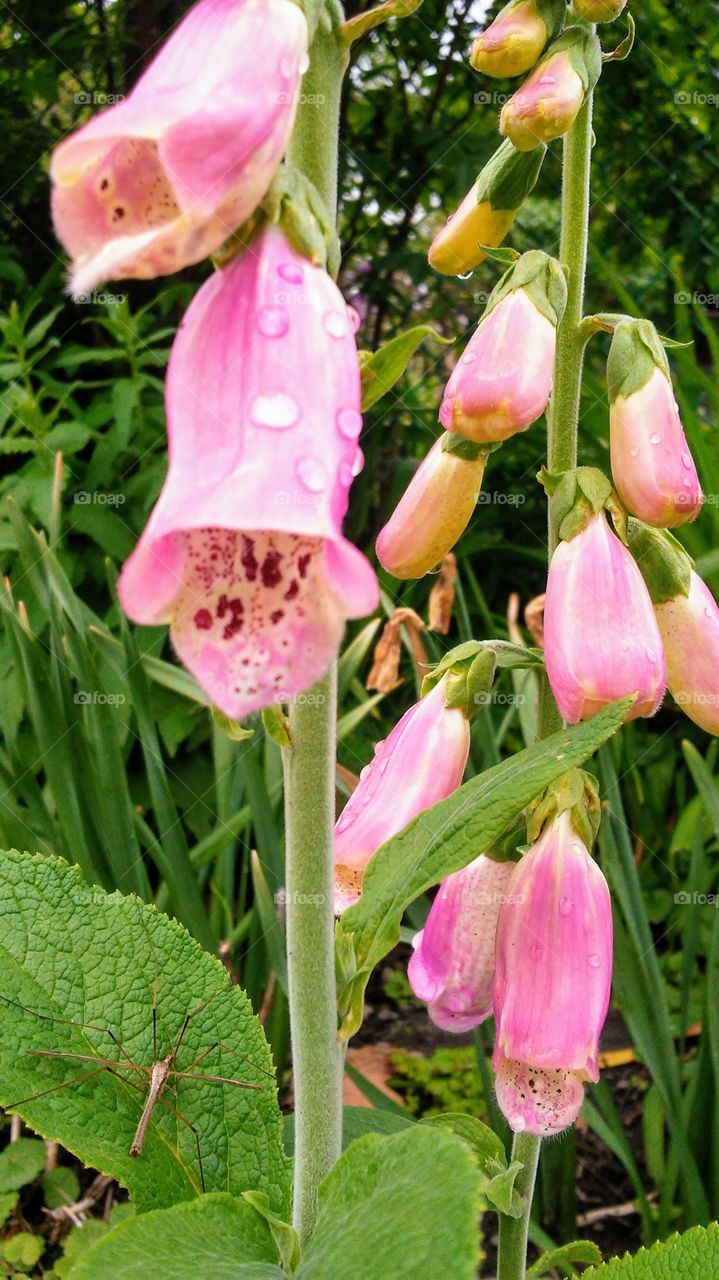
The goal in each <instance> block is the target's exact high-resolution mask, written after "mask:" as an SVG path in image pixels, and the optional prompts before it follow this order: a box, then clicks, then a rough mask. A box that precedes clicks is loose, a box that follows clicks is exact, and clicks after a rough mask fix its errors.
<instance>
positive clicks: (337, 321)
mask: <svg viewBox="0 0 719 1280" xmlns="http://www.w3.org/2000/svg"><path fill="white" fill-rule="evenodd" d="M322 323H323V325H324V327H325V329H326V330H327V332H328V334H329V335H330V337H331V338H344V337H345V335H346V333H347V317H346V316H343V315H342V312H341V311H325V314H324V315H323V317H322Z"/></svg>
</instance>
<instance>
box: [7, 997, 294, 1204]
mask: <svg viewBox="0 0 719 1280" xmlns="http://www.w3.org/2000/svg"><path fill="white" fill-rule="evenodd" d="M231 990H232V985H231V984H230V986H229V987H228V988H227V989H224V990H221V991H216V992H215V993H214V995H212V996H210V997H209V998H208V999H207V1000H204V1001H203V1002H202V1003H201V1004H198V1005H196V1006H195V1008H194V1009H191V1010H190V1011H189V1013H187V1014H186V1015H185V1018H184V1021H183V1023H182V1026H181V1027H180V1031H179V1034H178V1036H177V1039H176V1041H175V1043H174V1047H173V1048H171V1049H170V1050H169V1052H168V1053H166V1054H165V1055H164V1057H160V1056H158V1047H157V973H156V974H155V983H154V988H153V1004H152V1045H153V1054H152V1062H151V1063H150V1064H149V1065H148V1064H147V1063H140V1062H135V1061H134V1060H133V1058H132V1057H131V1056H130V1054H129V1053H128V1052H127V1050H126V1049H125V1048H124V1047H123V1045H122V1044H121V1043H120V1040H119V1038H118V1037H117V1036H116V1035H115V1033H114V1031H111V1030H110V1028H109V1027H100V1026H97V1025H96V1024H94V1023H91V1022H77V1021H75V1020H74V1019H72V1018H58V1017H55V1016H54V1015H52V1014H48V1013H38V1012H37V1011H36V1010H35V1009H31V1008H29V1007H28V1006H27V1005H24V1004H20V1003H19V1001H17V1000H11V999H9V997H8V996H2V995H0V1000H3V1001H4V1002H5V1003H6V1004H11V1005H14V1006H15V1008H17V1009H22V1010H23V1011H24V1012H25V1013H31V1014H32V1015H33V1016H34V1017H36V1018H41V1019H42V1020H43V1021H45V1022H54V1023H59V1024H61V1025H64V1026H68V1027H77V1028H78V1029H79V1030H83V1031H96V1032H98V1033H99V1034H101V1035H107V1036H109V1037H110V1039H111V1040H112V1043H113V1044H114V1045H115V1048H116V1049H117V1051H118V1053H119V1055H120V1056H119V1058H102V1057H100V1056H98V1055H96V1054H90V1053H73V1052H72V1051H70V1050H64V1049H26V1051H25V1052H26V1053H27V1054H28V1055H30V1056H32V1057H34V1058H53V1059H64V1060H65V1061H68V1062H78V1063H92V1064H93V1066H92V1067H91V1069H90V1070H89V1071H83V1072H82V1073H81V1074H80V1075H77V1076H74V1077H73V1079H71V1080H63V1081H62V1082H61V1083H60V1084H55V1085H51V1087H50V1088H49V1089H41V1090H40V1091H39V1092H37V1093H33V1094H30V1095H29V1096H28V1097H25V1098H20V1099H19V1100H18V1101H17V1102H11V1103H7V1104H6V1106H5V1108H4V1110H6V1111H12V1110H16V1109H17V1108H18V1107H21V1106H23V1105H24V1104H25V1103H28V1102H35V1101H36V1100H37V1099H38V1098H44V1097H47V1095H48V1094H50V1093H56V1092H58V1091H59V1090H60V1089H66V1088H70V1087H71V1086H72V1085H74V1084H80V1083H82V1082H84V1081H86V1080H90V1079H92V1077H93V1076H97V1075H100V1073H101V1072H103V1071H107V1072H108V1073H109V1074H110V1075H111V1076H114V1077H115V1079H116V1080H119V1081H120V1082H121V1083H123V1084H126V1085H129V1087H130V1088H131V1089H134V1090H135V1091H136V1092H137V1093H139V1094H141V1095H142V1096H143V1097H144V1105H143V1108H142V1113H141V1115H140V1118H139V1120H138V1122H137V1127H136V1129H135V1133H134V1136H133V1139H132V1142H131V1144H130V1150H129V1154H130V1155H131V1156H132V1157H133V1158H134V1159H137V1158H139V1157H140V1156H141V1155H142V1152H143V1148H144V1145H145V1137H146V1134H147V1128H148V1125H149V1123H150V1120H151V1118H152V1114H153V1112H154V1110H155V1107H156V1106H157V1105H158V1104H159V1105H160V1106H162V1107H165V1108H166V1109H167V1110H169V1111H171V1112H172V1114H173V1115H174V1116H176V1118H177V1119H178V1120H179V1121H180V1122H181V1123H182V1124H183V1125H184V1126H185V1128H186V1129H187V1130H188V1131H189V1132H191V1133H192V1135H193V1137H194V1140H195V1147H196V1150H197V1162H198V1166H199V1170H200V1182H201V1185H202V1190H203V1191H204V1190H205V1176H204V1172H203V1167H202V1152H201V1150H200V1136H199V1133H198V1131H197V1129H196V1128H195V1126H194V1125H193V1124H191V1122H190V1121H189V1120H188V1119H187V1118H186V1117H185V1116H184V1115H183V1114H182V1112H181V1111H179V1110H178V1108H177V1107H176V1106H174V1105H173V1103H172V1102H170V1101H169V1100H168V1099H167V1098H166V1097H165V1092H166V1090H167V1088H168V1086H169V1087H174V1086H175V1083H176V1082H177V1081H179V1080H194V1081H196V1082H204V1083H206V1084H218V1085H231V1086H234V1087H235V1088H238V1089H253V1090H258V1091H262V1089H263V1088H264V1086H263V1085H261V1084H254V1083H253V1082H251V1081H249V1080H236V1079H234V1078H232V1077H230V1076H220V1075H206V1074H204V1073H202V1072H198V1071H197V1070H196V1068H197V1067H199V1066H200V1065H201V1063H202V1062H203V1061H204V1060H205V1059H206V1058H207V1057H209V1055H210V1054H211V1053H213V1052H214V1051H215V1050H216V1049H220V1050H223V1051H225V1052H227V1053H231V1054H232V1055H233V1056H234V1057H236V1058H238V1059H239V1060H241V1061H246V1062H247V1061H251V1060H250V1059H248V1058H247V1056H246V1055H245V1054H241V1053H238V1052H237V1050H235V1049H233V1048H232V1046H231V1045H228V1044H225V1043H224V1042H223V1041H222V1040H215V1041H214V1042H213V1043H212V1044H211V1045H210V1046H209V1047H208V1048H207V1049H204V1050H203V1051H202V1053H200V1054H199V1055H198V1056H197V1057H196V1058H195V1059H194V1061H193V1062H191V1063H189V1064H188V1066H187V1067H186V1068H184V1069H183V1070H180V1069H179V1068H178V1066H177V1059H178V1055H179V1053H180V1049H181V1047H182V1043H183V1040H184V1038H185V1033H186V1031H187V1029H188V1027H189V1025H190V1021H191V1019H192V1018H193V1017H194V1016H195V1015H196V1014H198V1013H200V1012H201V1011H202V1010H203V1009H205V1008H207V1006H208V1005H209V1004H210V1003H211V1002H212V1001H213V1000H214V999H216V998H217V996H220V995H226V994H227V992H228V991H231ZM252 1065H253V1066H254V1067H255V1070H257V1071H261V1072H262V1073H263V1074H264V1075H267V1076H269V1078H270V1079H272V1080H274V1076H273V1074H272V1072H270V1071H266V1070H265V1069H264V1067H260V1066H258V1064H257V1063H253V1064H252ZM141 1081H142V1083H141Z"/></svg>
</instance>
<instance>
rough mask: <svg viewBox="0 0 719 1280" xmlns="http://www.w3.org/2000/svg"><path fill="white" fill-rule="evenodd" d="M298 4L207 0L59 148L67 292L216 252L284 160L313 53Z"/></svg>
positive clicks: (56, 166) (56, 206)
mask: <svg viewBox="0 0 719 1280" xmlns="http://www.w3.org/2000/svg"><path fill="white" fill-rule="evenodd" d="M307 42H308V31H307V21H306V18H305V15H304V13H303V12H302V10H301V9H300V7H299V6H298V5H297V4H294V3H292V0H200V3H199V4H196V5H195V6H194V8H192V9H190V11H189V12H188V13H187V14H186V15H185V17H184V19H183V21H182V22H181V23H180V24H179V26H178V27H177V28H176V29H175V31H174V32H173V34H172V35H171V36H170V38H169V40H168V41H167V43H166V44H165V45H164V46H163V48H162V49H161V50H160V52H159V53H158V55H157V57H156V58H155V59H154V61H153V62H152V64H151V65H150V66H149V67H148V69H147V71H145V73H144V74H143V75H142V76H141V78H140V79H139V80H138V82H137V84H136V85H135V87H134V89H133V90H132V92H131V93H130V94H129V95H128V96H127V98H125V99H124V100H123V101H121V102H119V103H117V104H116V105H115V106H113V107H110V108H109V109H108V110H107V111H103V112H101V113H100V114H99V115H97V116H95V117H94V118H93V119H92V120H90V122H89V123H88V124H86V125H85V126H84V127H83V128H81V129H79V130H78V131H77V132H76V133H73V134H71V135H70V137H69V138H66V139H65V141H64V142H61V143H60V144H59V146H57V147H56V149H55V151H54V152H53V156H52V160H51V163H50V174H51V177H52V180H53V184H54V186H53V201H52V209H53V219H54V222H55V230H56V232H57V235H58V238H59V239H60V240H61V241H62V243H63V245H64V246H65V248H66V249H67V251H68V253H69V254H70V255H71V257H72V259H73V264H72V273H71V288H72V291H73V293H82V292H84V291H85V290H87V289H92V288H93V287H94V285H95V284H97V283H98V281H100V280H106V279H110V280H118V279H125V278H127V277H129V276H134V277H140V278H143V279H146V278H148V277H151V276H158V275H163V274H166V273H168V272H171V271H177V270H179V269H180V268H181V267H184V266H187V265H188V264H189V263H193V262H199V261H200V259H201V258H204V257H206V256H207V255H208V254H210V253H213V252H214V251H215V250H216V249H218V248H219V246H220V245H221V244H222V242H223V241H224V240H225V239H227V237H228V236H229V235H230V234H231V232H233V231H234V230H235V229H236V228H237V227H238V226H240V224H241V223H243V222H244V221H245V220H246V219H247V218H248V217H249V216H250V214H251V213H252V212H253V211H254V209H255V207H256V206H257V204H258V203H259V202H260V200H262V198H263V196H264V195H265V193H266V191H267V189H268V187H269V185H270V182H271V180H272V177H273V175H274V172H275V169H276V168H277V165H278V164H279V162H280V160H281V159H282V156H283V153H284V150H285V146H286V143H287V139H288V137H289V133H290V130H291V127H292V121H293V119H294V114H295V107H296V103H297V97H298V90H299V83H300V78H301V75H302V72H303V70H304V68H305V65H306V61H307Z"/></svg>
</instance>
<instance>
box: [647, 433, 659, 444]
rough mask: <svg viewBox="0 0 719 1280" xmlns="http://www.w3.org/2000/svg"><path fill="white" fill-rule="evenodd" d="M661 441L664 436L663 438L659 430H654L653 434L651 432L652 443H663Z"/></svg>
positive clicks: (650, 440)
mask: <svg viewBox="0 0 719 1280" xmlns="http://www.w3.org/2000/svg"><path fill="white" fill-rule="evenodd" d="M661 442H662V438H661V436H660V435H659V432H658V431H653V432H652V434H651V435H650V437H649V443H650V444H661Z"/></svg>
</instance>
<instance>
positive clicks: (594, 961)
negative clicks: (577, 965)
mask: <svg viewBox="0 0 719 1280" xmlns="http://www.w3.org/2000/svg"><path fill="white" fill-rule="evenodd" d="M588 963H589V964H590V965H591V967H592V969H598V968H599V966H600V965H601V963H602V962H601V960H600V959H599V956H598V955H597V954H596V952H593V953H592V955H591V956H589V960H588Z"/></svg>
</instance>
